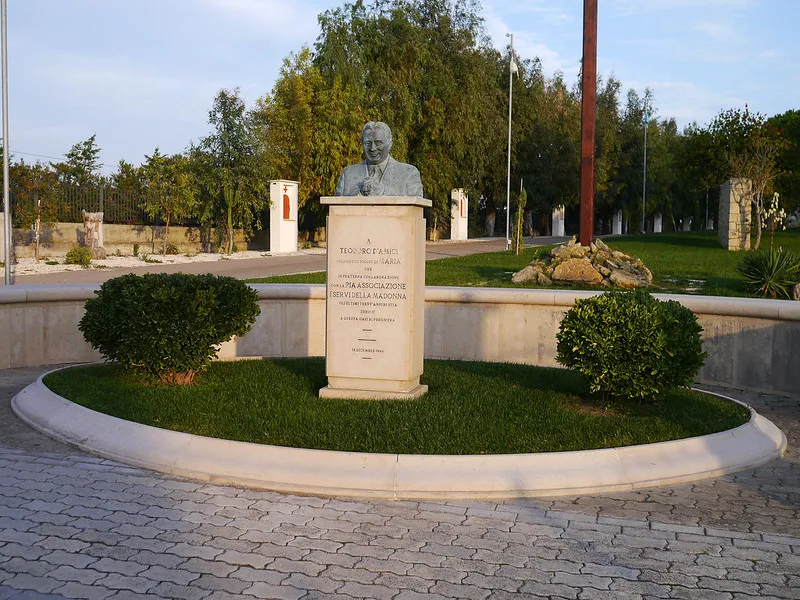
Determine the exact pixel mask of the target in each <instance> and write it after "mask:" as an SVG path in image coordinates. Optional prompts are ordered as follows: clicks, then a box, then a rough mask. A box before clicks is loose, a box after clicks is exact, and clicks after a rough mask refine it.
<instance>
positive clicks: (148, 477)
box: [0, 368, 800, 600]
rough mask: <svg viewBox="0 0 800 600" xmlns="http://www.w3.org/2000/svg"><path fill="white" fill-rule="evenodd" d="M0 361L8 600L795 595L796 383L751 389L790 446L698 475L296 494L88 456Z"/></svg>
mask: <svg viewBox="0 0 800 600" xmlns="http://www.w3.org/2000/svg"><path fill="white" fill-rule="evenodd" d="M43 370H44V369H39V368H27V369H12V370H7V371H0V600H2V599H8V598H14V599H44V598H98V599H101V598H114V599H115V600H122V599H126V598H182V599H183V598H186V599H193V598H197V599H207V600H217V599H219V600H223V599H227V598H239V599H241V598H244V599H247V598H290V599H299V598H304V599H306V600H311V599H313V598H320V599H321V598H325V599H329V598H330V599H337V598H341V599H353V598H372V599H384V598H385V599H390V598H391V599H393V600H428V599H435V598H442V599H448V598H469V599H473V598H474V599H492V600H501V599H512V598H568V599H581V600H583V599H587V600H603V599H606V598H609V599H617V598H622V599H633V598H687V599H689V598H690V599H695V598H701V599H706V598H707V599H710V600H734V599H738V600H745V599H748V600H749V599H752V600H755V599H756V598H783V599H787V598H800V518H798V517H800V514H798V513H799V512H800V477H799V475H800V461H798V458H797V454H796V452H795V450H794V448H795V446H796V444H797V443H798V442H800V398H792V399H789V398H779V397H775V396H758V395H754V394H739V397H742V398H743V399H745V400H746V401H748V402H750V403H751V404H754V405H755V406H756V407H757V408H758V410H760V411H761V412H762V413H763V414H764V415H765V416H767V417H768V418H770V419H772V420H773V421H774V422H775V423H777V424H778V425H779V426H780V427H781V428H782V429H783V430H784V432H785V433H786V435H787V437H788V439H789V444H790V447H789V451H788V452H787V455H786V457H785V458H783V459H780V460H777V461H774V462H772V463H770V464H768V465H765V466H763V467H760V468H758V469H754V470H751V471H747V472H744V473H740V474H738V475H732V476H727V477H723V478H719V479H716V480H708V481H703V482H700V483H696V484H693V485H681V486H675V487H670V488H660V489H653V490H644V491H638V492H628V493H618V494H607V495H598V496H580V497H571V498H560V499H535V500H518V501H507V502H501V503H497V502H471V501H468V502H447V503H438V502H391V501H363V500H340V499H327V498H317V497H300V496H291V495H285V494H277V493H271V492H264V491H255V490H247V489H240V488H234V487H224V486H214V485H207V484H203V483H198V482H192V481H185V480H179V479H175V478H172V477H166V476H164V475H161V474H158V473H153V472H150V471H146V470H142V469H135V468H130V467H126V466H124V465H121V464H119V463H115V462H112V461H108V460H103V459H100V458H97V457H92V456H90V455H88V454H86V453H84V452H80V451H77V450H75V449H73V448H70V447H67V446H64V445H62V444H60V443H58V442H55V441H52V440H49V439H47V438H45V437H43V436H41V435H39V434H37V433H34V432H32V431H31V430H29V429H28V428H27V427H26V426H25V425H23V424H21V423H20V422H19V421H18V420H17V419H16V417H14V416H13V414H12V413H11V411H10V408H9V401H10V399H11V397H12V396H13V394H14V393H16V391H18V390H19V389H20V388H21V387H23V386H24V385H25V384H27V383H28V382H30V381H31V380H32V379H33V378H34V377H35V376H36V375H38V374H39V373H41V372H42V371H43Z"/></svg>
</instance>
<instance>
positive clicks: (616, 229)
mask: <svg viewBox="0 0 800 600" xmlns="http://www.w3.org/2000/svg"><path fill="white" fill-rule="evenodd" d="M611 233H612V234H614V235H622V211H621V210H618V211H617V212H615V213H614V218H613V219H612V221H611Z"/></svg>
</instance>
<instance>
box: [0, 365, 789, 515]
mask: <svg viewBox="0 0 800 600" xmlns="http://www.w3.org/2000/svg"><path fill="white" fill-rule="evenodd" d="M45 375H46V373H45ZM43 377H44V375H42V376H41V377H39V378H38V379H37V380H36V381H35V382H34V383H32V384H30V385H29V386H27V387H26V388H25V389H23V390H22V391H20V392H19V393H18V394H17V395H16V396H15V397H14V398H13V400H12V407H13V409H14V412H15V413H16V414H17V415H18V416H19V417H20V418H21V419H22V420H23V421H25V422H26V423H27V424H28V425H30V426H31V427H33V428H34V429H37V430H38V431H41V432H42V433H44V434H46V435H49V436H51V437H54V438H56V439H58V440H61V441H63V442H67V443H69V444H73V445H75V446H77V447H79V448H81V449H83V450H88V451H90V452H94V453H96V454H99V455H101V456H105V457H107V458H111V459H114V460H118V461H120V462H124V463H127V464H131V465H136V466H140V467H146V468H149V469H153V470H156V471H161V472H164V473H168V474H171V475H177V476H182V477H189V478H193V479H200V480H203V481H211V482H218V483H224V484H234V485H242V486H247V487H254V488H264V489H270V490H276V491H284V492H294V493H304V494H319V495H325V496H350V497H366V498H393V499H453V498H480V499H482V498H515V497H535V496H558V495H577V494H593V493H599V492H611V491H619V490H633V489H639V488H649V487H656V486H660V485H667V484H677V483H685V482H688V481H696V480H699V479H705V478H708V477H717V476H720V475H724V474H726V473H733V472H736V471H741V470H744V469H749V468H752V467H756V466H758V465H761V464H763V463H766V462H768V461H770V460H772V459H774V458H777V457H779V456H781V455H782V454H783V451H784V449H785V447H786V437H785V436H784V434H783V432H781V431H780V429H778V428H777V427H776V426H775V425H774V424H773V423H772V422H770V421H769V420H767V419H765V418H764V417H762V416H760V415H759V414H757V413H756V412H755V411H754V410H752V409H750V413H751V418H750V421H749V422H748V423H746V424H744V425H742V426H740V427H737V428H735V429H731V430H729V431H724V432H720V433H715V434H711V435H706V436H702V437H697V438H689V439H685V440H674V441H669V442H660V443H656V444H646V445H640V446H628V447H623V448H609V449H603V450H586V451H577V452H551V453H542V454H506V455H486V456H427V455H407V454H367V453H359V452H334V451H328V450H306V449H300V448H287V447H281V446H267V445H260V444H251V443H246V442H234V441H230V440H220V439H216V438H207V437H202V436H197V435H191V434H187V433H181V432H175V431H169V430H165V429H158V428H155V427H150V426H147V425H141V424H138V423H132V422H130V421H125V420H123V419H118V418H116V417H111V416H108V415H104V414H102V413H98V412H95V411H93V410H89V409H87V408H84V407H82V406H79V405H77V404H74V403H72V402H70V401H68V400H66V399H65V398H63V397H61V396H59V395H57V394H55V393H53V392H52V391H50V390H49V389H48V388H47V387H46V386H45V385H44V383H43V382H42V378H43ZM708 393H710V392H708ZM717 395H719V394H717ZM721 397H723V398H727V399H729V400H733V401H734V402H738V401H736V400H734V399H733V398H728V397H727V396H721Z"/></svg>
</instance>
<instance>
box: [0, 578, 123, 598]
mask: <svg viewBox="0 0 800 600" xmlns="http://www.w3.org/2000/svg"><path fill="white" fill-rule="evenodd" d="M116 592H117V590H110V589H108V588H106V587H103V586H101V585H86V584H84V583H77V582H74V581H70V582H68V583H66V584H64V585H62V586H61V587H59V588H57V589H56V593H57V594H59V597H66V598H81V599H84V600H105V599H106V598H110V597H112V596H114V595H115V594H116ZM0 598H2V596H0Z"/></svg>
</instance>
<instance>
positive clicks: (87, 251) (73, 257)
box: [64, 246, 92, 267]
mask: <svg viewBox="0 0 800 600" xmlns="http://www.w3.org/2000/svg"><path fill="white" fill-rule="evenodd" d="M64 262H66V263H67V264H68V265H81V266H82V267H88V266H89V265H90V264H91V263H92V250H91V248H84V247H83V246H76V247H75V248H71V249H70V250H69V251H67V256H66V257H65V259H64Z"/></svg>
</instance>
